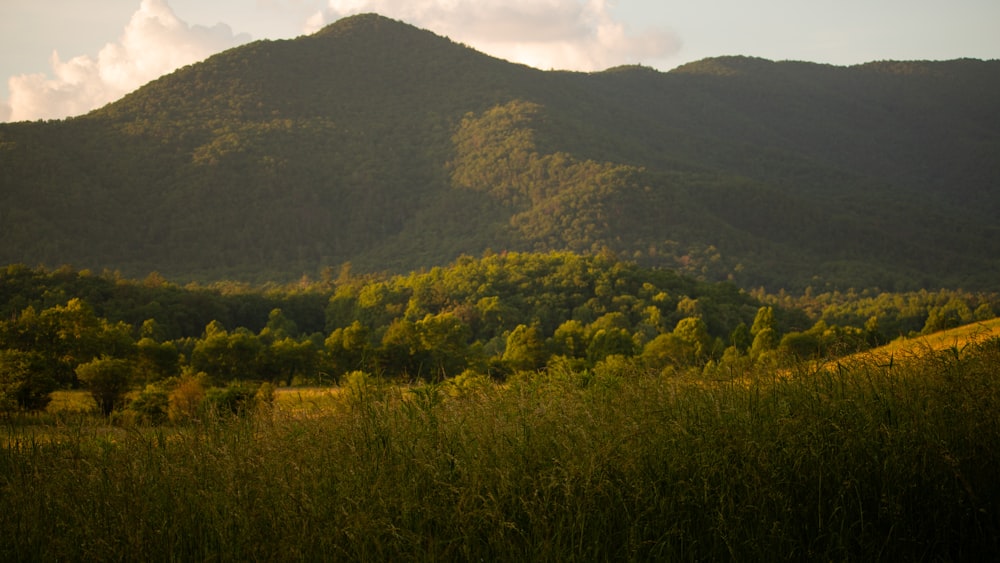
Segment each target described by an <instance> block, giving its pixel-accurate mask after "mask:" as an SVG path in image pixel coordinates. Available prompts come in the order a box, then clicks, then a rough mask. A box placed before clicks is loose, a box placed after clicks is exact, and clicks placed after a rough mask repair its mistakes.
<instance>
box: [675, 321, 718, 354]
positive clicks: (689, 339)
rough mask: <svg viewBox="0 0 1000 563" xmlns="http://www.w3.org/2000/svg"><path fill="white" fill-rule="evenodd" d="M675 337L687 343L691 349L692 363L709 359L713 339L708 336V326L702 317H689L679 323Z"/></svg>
mask: <svg viewBox="0 0 1000 563" xmlns="http://www.w3.org/2000/svg"><path fill="white" fill-rule="evenodd" d="M673 334H674V336H676V337H677V338H680V339H681V340H682V341H684V342H686V343H687V344H688V345H689V346H690V349H691V352H692V354H693V357H692V358H691V361H692V362H697V361H699V360H702V359H705V358H707V357H708V355H709V352H710V351H711V347H712V337H711V336H709V334H708V325H706V324H705V321H703V320H702V319H701V317H687V318H684V319H681V320H680V321H678V322H677V326H675V327H674V332H673Z"/></svg>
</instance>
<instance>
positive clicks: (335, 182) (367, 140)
mask: <svg viewBox="0 0 1000 563" xmlns="http://www.w3.org/2000/svg"><path fill="white" fill-rule="evenodd" d="M998 88H1000V62H998V61H975V60H959V61H949V62H936V63H931V62H883V63H872V64H868V65H861V66H856V67H831V66H825V65H816V64H810V63H800V62H781V63H777V62H771V61H766V60H761V59H751V58H745V57H726V58H717V59H708V60H705V61H700V62H697V63H692V64H690V65H685V66H683V67H681V68H678V69H676V70H674V71H671V72H667V73H663V72H657V71H655V70H652V69H649V68H644V67H639V66H626V67H618V68H613V69H609V70H607V71H604V72H597V73H572V72H554V71H553V72H543V71H539V70H535V69H532V68H529V67H525V66H522V65H516V64H512V63H508V62H506V61H502V60H498V59H495V58H492V57H489V56H486V55H483V54H481V53H478V52H476V51H474V50H471V49H469V48H467V47H465V46H463V45H459V44H456V43H454V42H452V41H450V40H448V39H447V38H443V37H440V36H437V35H435V34H433V33H431V32H428V31H424V30H420V29H417V28H414V27H412V26H409V25H406V24H403V23H401V22H397V21H393V20H390V19H387V18H383V17H380V16H376V15H362V16H356V17H352V18H346V19H344V20H341V21H339V22H336V23H335V24H332V25H331V26H329V27H327V28H325V29H323V30H322V31H320V32H318V33H316V34H314V35H312V36H308V37H301V38H298V39H295V40H287V41H259V42H255V43H252V44H249V45H245V46H242V47H239V48H236V49H232V50H230V51H226V52H224V53H221V54H219V55H216V56H214V57H211V58H209V59H208V60H206V61H204V62H202V63H198V64H195V65H191V66H188V67H185V68H182V69H180V70H178V71H176V72H174V73H172V74H171V75H168V76H165V77H163V78H160V79H159V80H156V81H154V82H152V83H150V84H148V85H147V86H145V87H143V88H141V89H139V90H138V91H136V92H134V93H132V94H130V95H128V96H126V97H125V98H124V99H122V100H120V101H118V102H115V103H113V104H110V105H108V106H106V107H104V108H101V109H99V110H97V111H94V112H92V113H90V114H88V115H85V116H82V117H79V118H74V119H69V120H63V121H55V122H44V123H43V122H36V123H13V124H3V125H0V188H2V189H0V263H10V262H24V263H27V264H29V265H35V264H45V265H49V266H58V265H60V264H63V263H70V264H73V265H75V266H77V267H85V268H94V269H102V268H110V269H118V270H121V271H122V272H123V273H124V274H126V275H129V276H135V277H141V276H144V275H145V274H147V273H149V272H151V271H159V272H161V273H163V274H164V275H166V276H168V277H171V278H176V279H199V280H211V279H219V278H237V279H244V280H263V279H279V280H288V279H295V278H298V277H300V276H301V275H302V274H303V273H308V274H311V275H314V274H316V273H318V272H319V271H320V270H322V269H323V268H324V267H328V266H333V267H337V266H339V265H341V264H343V263H345V262H351V263H352V265H353V267H354V269H355V271H383V270H392V271H407V270H411V269H419V268H423V267H429V266H433V265H440V264H446V263H449V262H451V261H452V260H454V259H455V258H456V257H458V256H460V255H462V254H472V255H479V254H481V253H482V252H484V251H485V250H487V249H493V250H496V251H501V250H526V251H548V250H572V251H575V252H593V251H599V250H602V249H610V250H612V251H614V252H617V253H619V254H620V255H623V256H626V257H628V258H630V259H634V260H637V261H639V262H641V263H643V264H649V265H658V266H669V267H675V268H677V269H680V270H682V271H684V272H686V273H689V274H694V275H697V276H701V277H704V278H707V279H726V278H730V279H733V280H734V281H736V282H737V283H739V284H740V285H743V286H744V287H751V286H758V285H764V286H767V287H770V288H779V287H785V288H802V287H805V286H806V285H813V286H814V287H824V286H831V287H849V286H855V287H871V286H879V287H881V288H883V289H888V290H904V289H911V288H918V287H939V286H952V287H959V286H961V287H965V288H969V289H995V288H996V282H995V280H996V279H997V277H996V275H997V273H998V272H1000V242H998V241H1000V236H997V235H1000V232H998V231H1000V229H998V227H997V226H996V225H995V217H996V216H998V214H1000V195H998V194H997V191H996V185H997V179H998V178H1000V162H998V161H997V159H996V158H995V155H996V154H997V149H998V148H1000V133H998V132H1000V111H997V109H998V107H997V105H998V104H997V102H996V100H995V96H993V95H992V94H993V93H994V92H996V91H997V90H998Z"/></svg>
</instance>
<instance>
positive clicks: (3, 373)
mask: <svg viewBox="0 0 1000 563" xmlns="http://www.w3.org/2000/svg"><path fill="white" fill-rule="evenodd" d="M41 363H42V362H40V358H39V357H38V355H37V354H35V353H33V352H24V351H21V350H0V412H2V411H10V410H14V409H24V410H29V411H36V410H43V409H44V408H45V407H46V406H48V404H49V401H51V400H52V397H51V393H52V391H55V389H56V385H57V384H56V380H55V378H53V377H52V376H51V375H50V374H49V372H48V371H46V370H44V369H40V367H39V364H41Z"/></svg>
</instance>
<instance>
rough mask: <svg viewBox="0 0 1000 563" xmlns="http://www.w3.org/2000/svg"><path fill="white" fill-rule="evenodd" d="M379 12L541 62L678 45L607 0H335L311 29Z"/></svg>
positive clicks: (651, 52)
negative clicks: (637, 27) (636, 26)
mask: <svg viewBox="0 0 1000 563" xmlns="http://www.w3.org/2000/svg"><path fill="white" fill-rule="evenodd" d="M364 12H376V13H379V14H382V15H384V16H387V17H391V18H395V19H399V20H402V21H405V22H407V23H410V24H413V25H416V26H417V27H421V28H425V29H430V30H432V31H434V32H436V33H439V34H441V35H445V36H448V37H450V38H451V39H453V40H455V41H460V42H462V43H465V44H468V45H471V46H473V47H475V48H476V49H479V50H480V51H483V52H485V53H489V54H491V55H493V56H496V57H500V58H503V59H507V60H511V61H514V62H519V63H524V64H528V65H531V66H534V67H537V68H541V69H549V68H557V69H566V70H585V71H590V70H603V69H605V68H608V67H610V66H615V65H619V64H626V63H637V62H643V61H644V60H651V59H657V58H662V57H664V56H667V55H670V54H673V53H675V52H677V50H679V48H680V41H679V40H678V39H677V37H676V36H675V35H674V34H673V33H671V32H669V31H667V30H663V29H648V30H644V31H643V32H641V33H633V32H631V31H630V30H629V29H627V28H626V27H625V25H624V24H622V23H621V22H619V21H616V20H615V18H614V17H613V15H612V14H611V10H610V6H609V4H608V2H607V1H606V0H587V1H585V2H584V1H581V0H406V1H403V0H330V1H329V5H328V7H327V9H326V10H324V11H323V12H321V13H317V14H315V15H314V16H313V17H312V18H310V20H309V23H308V24H307V29H306V32H312V31H315V30H316V29H319V28H320V27H322V25H323V23H324V22H326V21H334V20H337V19H339V18H342V17H345V16H349V15H354V14H359V13H364Z"/></svg>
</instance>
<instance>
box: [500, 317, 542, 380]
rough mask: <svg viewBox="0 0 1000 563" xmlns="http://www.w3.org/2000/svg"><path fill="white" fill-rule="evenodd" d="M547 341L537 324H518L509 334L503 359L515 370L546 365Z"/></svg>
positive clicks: (534, 368) (526, 369)
mask: <svg viewBox="0 0 1000 563" xmlns="http://www.w3.org/2000/svg"><path fill="white" fill-rule="evenodd" d="M545 359H546V353H545V341H544V340H543V339H542V332H541V330H539V329H538V327H537V326H535V325H532V326H526V325H517V326H516V327H515V328H514V330H512V331H511V332H510V334H508V335H507V347H506V348H505V349H504V352H503V357H502V358H501V361H502V362H503V363H504V364H505V365H506V366H507V367H508V368H509V369H511V370H513V371H533V370H537V369H540V368H541V367H542V366H544V365H545Z"/></svg>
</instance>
